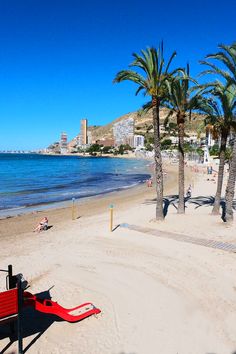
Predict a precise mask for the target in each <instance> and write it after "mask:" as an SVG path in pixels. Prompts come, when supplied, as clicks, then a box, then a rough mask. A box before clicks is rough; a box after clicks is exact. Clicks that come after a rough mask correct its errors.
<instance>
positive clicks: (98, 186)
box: [0, 154, 150, 214]
mask: <svg viewBox="0 0 236 354" xmlns="http://www.w3.org/2000/svg"><path fill="white" fill-rule="evenodd" d="M147 164H148V162H147V161H145V160H137V159H120V158H103V157H99V158H97V157H78V156H51V155H49V156H48V155H37V154H0V214H1V212H2V213H3V212H4V213H5V212H6V210H7V211H8V212H10V211H13V210H18V209H23V208H29V207H30V208H34V207H35V209H36V206H39V205H41V206H42V205H48V204H49V203H56V202H63V201H68V200H71V199H72V198H76V199H81V198H85V197H90V196H93V195H99V194H104V193H108V192H112V191H117V190H121V189H125V188H129V187H132V186H135V185H137V184H140V183H143V182H144V181H146V179H147V178H149V176H150V175H149V174H148V172H147V171H148V169H147Z"/></svg>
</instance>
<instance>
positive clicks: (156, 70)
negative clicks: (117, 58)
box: [113, 43, 176, 220]
mask: <svg viewBox="0 0 236 354" xmlns="http://www.w3.org/2000/svg"><path fill="white" fill-rule="evenodd" d="M175 55H176V52H173V54H172V55H171V56H170V58H169V60H168V62H167V65H166V66H165V60H164V53H163V43H161V45H160V47H159V48H158V50H157V49H156V48H153V47H152V48H147V49H146V50H142V51H141V55H139V54H136V53H134V54H133V57H134V61H133V62H132V63H131V64H130V67H136V68H137V69H138V70H139V71H140V72H141V73H142V74H143V75H142V74H141V73H139V72H136V71H133V70H122V71H120V72H118V73H117V75H116V77H115V79H114V81H113V82H115V83H118V82H121V81H125V80H129V81H132V82H134V83H136V84H137V85H138V89H137V91H136V95H137V94H138V93H139V92H140V91H143V92H144V95H145V96H146V95H147V96H151V105H152V115H153V128H154V158H155V175H156V194H157V203H156V220H163V218H164V214H163V172H162V158H161V148H160V106H161V104H162V102H163V100H164V99H165V94H166V82H167V81H168V79H169V78H170V77H171V75H172V73H169V67H170V64H171V62H172V60H173V58H174V57H175Z"/></svg>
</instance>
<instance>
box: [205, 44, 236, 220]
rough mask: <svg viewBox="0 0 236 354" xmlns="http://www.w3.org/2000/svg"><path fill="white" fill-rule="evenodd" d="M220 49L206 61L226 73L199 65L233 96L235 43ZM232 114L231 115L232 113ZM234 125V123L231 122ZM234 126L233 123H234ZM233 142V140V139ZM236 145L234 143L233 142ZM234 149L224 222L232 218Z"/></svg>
mask: <svg viewBox="0 0 236 354" xmlns="http://www.w3.org/2000/svg"><path fill="white" fill-rule="evenodd" d="M218 48H219V49H220V51H219V52H217V53H215V54H209V55H207V56H206V58H207V59H213V60H216V61H218V62H220V63H221V64H224V66H225V67H226V68H227V71H225V70H223V69H221V68H219V67H218V66H217V65H215V64H214V63H211V62H209V61H201V64H204V65H207V66H208V67H209V68H210V69H207V70H205V71H204V72H203V73H202V74H213V75H220V76H221V77H222V78H223V79H224V80H225V82H226V86H228V87H229V86H230V87H231V91H233V92H232V93H233V95H234V96H235V90H236V42H234V43H233V44H231V45H224V44H220V45H219V46H218ZM235 110H236V107H235V106H234V105H233V111H234V112H235ZM234 112H233V113H234ZM233 123H234V122H233ZM234 124H235V123H234ZM234 142H235V139H234ZM235 144H236V142H235ZM234 151H235V149H234V148H233V155H232V156H233V157H232V163H231V167H230V173H229V177H230V178H229V179H228V183H227V188H226V195H225V200H226V221H227V219H228V220H230V219H232V218H233V209H232V205H233V198H234V192H235V190H234V189H235V178H236V177H235V174H236V169H234V168H233V166H234V163H233V161H234V158H236V156H235V155H234Z"/></svg>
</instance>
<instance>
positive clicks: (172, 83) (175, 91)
mask: <svg viewBox="0 0 236 354" xmlns="http://www.w3.org/2000/svg"><path fill="white" fill-rule="evenodd" d="M190 82H194V83H196V82H195V81H194V80H193V79H192V78H190V76H189V65H187V68H186V70H180V71H179V74H178V75H177V76H175V77H173V79H172V80H169V81H168V82H167V96H166V100H165V102H164V105H165V106H166V107H167V108H169V110H170V111H169V114H168V116H167V117H166V120H165V121H166V122H167V121H168V119H169V117H170V116H172V115H173V114H175V115H176V119H177V126H178V149H179V204H178V213H179V214H183V213H184V212H185V202H184V135H185V120H186V118H187V116H188V117H189V119H191V111H192V110H193V109H197V108H198V106H199V103H200V101H201V95H199V94H198V93H196V94H195V95H192V96H190Z"/></svg>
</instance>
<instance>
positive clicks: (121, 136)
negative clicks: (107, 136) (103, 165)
mask: <svg viewBox="0 0 236 354" xmlns="http://www.w3.org/2000/svg"><path fill="white" fill-rule="evenodd" d="M113 136H114V142H115V146H119V145H121V144H129V145H130V146H131V147H133V146H134V119H133V118H128V119H125V120H122V121H120V122H117V123H115V124H114V125H113Z"/></svg>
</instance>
